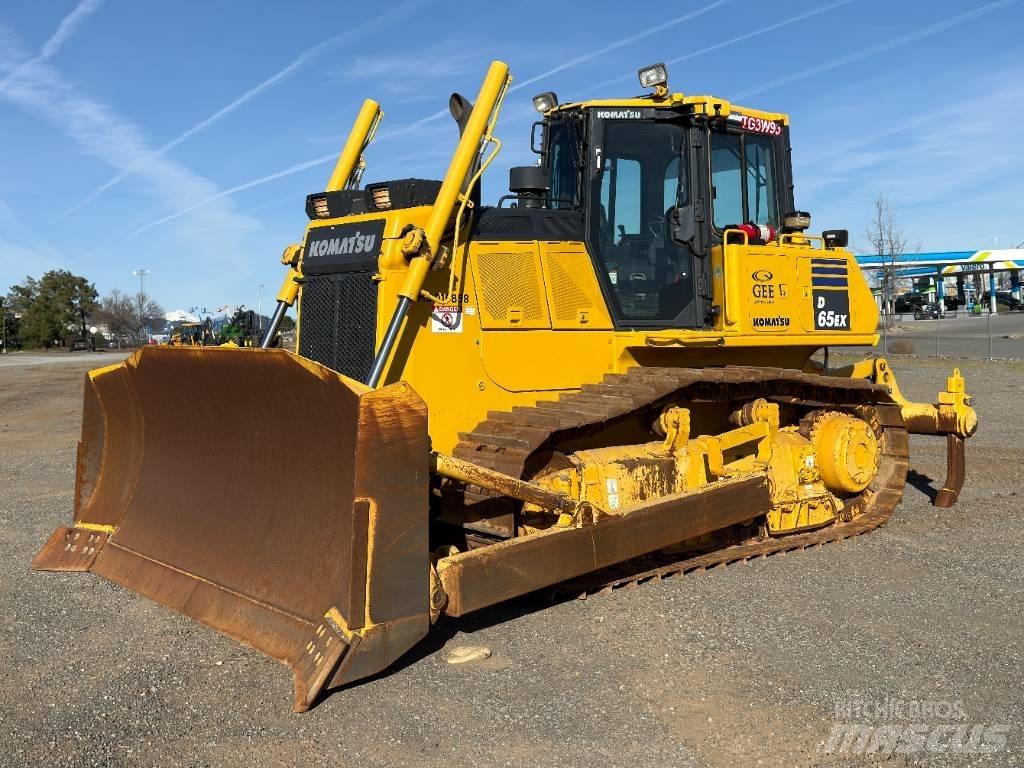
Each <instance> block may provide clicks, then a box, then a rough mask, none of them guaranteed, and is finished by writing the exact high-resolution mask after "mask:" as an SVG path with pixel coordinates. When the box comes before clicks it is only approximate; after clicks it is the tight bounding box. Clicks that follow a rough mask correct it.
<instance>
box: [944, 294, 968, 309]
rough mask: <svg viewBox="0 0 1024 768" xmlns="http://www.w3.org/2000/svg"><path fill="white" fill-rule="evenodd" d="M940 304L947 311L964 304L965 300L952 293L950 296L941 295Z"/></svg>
mask: <svg viewBox="0 0 1024 768" xmlns="http://www.w3.org/2000/svg"><path fill="white" fill-rule="evenodd" d="M942 304H943V306H944V307H945V308H946V311H947V312H955V311H956V310H958V309H960V307H962V306H965V305H966V304H967V302H966V301H964V300H963V299H962V298H960V297H959V296H957V295H956V294H953V295H952V296H943V297H942Z"/></svg>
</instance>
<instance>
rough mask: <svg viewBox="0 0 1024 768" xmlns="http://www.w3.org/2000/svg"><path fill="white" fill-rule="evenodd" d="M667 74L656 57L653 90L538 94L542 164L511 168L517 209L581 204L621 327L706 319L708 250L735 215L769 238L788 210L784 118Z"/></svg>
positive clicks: (697, 324) (709, 312)
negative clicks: (600, 97)
mask: <svg viewBox="0 0 1024 768" xmlns="http://www.w3.org/2000/svg"><path fill="white" fill-rule="evenodd" d="M652 70H658V71H655V72H654V75H653V79H652V76H651V72H652ZM645 75H646V77H645ZM665 80H666V77H665V70H664V66H663V65H655V67H648V68H645V69H643V70H641V71H640V81H641V84H643V85H644V86H645V87H654V89H655V92H654V93H653V94H650V95H645V96H641V97H637V98H632V99H620V100H609V101H597V102H580V103H575V104H566V105H558V101H557V98H556V97H555V95H554V94H553V93H545V94H541V95H540V96H538V97H536V98H535V99H534V104H535V106H536V107H537V109H538V111H540V112H541V113H542V114H543V120H541V121H540V122H538V123H536V124H535V129H536V128H540V129H541V131H542V133H541V139H540V142H539V146H535V147H534V151H535V152H537V153H538V154H539V155H540V160H539V162H538V166H537V167H536V168H532V167H531V168H516V169H513V184H512V185H511V186H512V188H513V191H514V192H516V193H517V197H518V201H517V202H518V205H519V206H520V207H531V208H543V209H546V210H550V211H578V212H580V213H581V214H582V216H583V220H584V224H583V227H584V232H585V240H586V244H587V248H588V250H589V252H590V254H591V257H592V259H593V261H594V267H595V270H596V271H597V275H598V277H599V280H600V283H601V286H602V290H603V292H604V295H605V299H606V300H607V302H608V306H609V307H610V309H611V313H612V316H613V318H614V320H615V323H616V325H617V326H618V327H623V328H632V327H658V328H704V327H706V326H708V325H710V324H711V323H712V322H713V314H714V312H715V310H716V308H714V307H713V306H712V301H711V275H710V274H709V272H710V259H709V251H710V248H711V247H712V246H714V245H717V244H720V243H721V242H722V237H723V235H724V233H725V231H726V230H727V229H732V228H735V227H737V226H740V225H753V228H752V231H753V232H755V233H756V235H760V237H761V239H763V240H768V239H772V238H774V232H776V231H778V230H779V229H780V226H781V225H782V222H783V218H784V216H785V215H786V213H787V212H789V211H792V210H793V191H792V185H791V183H790V179H791V177H792V175H791V168H790V162H789V129H788V126H787V125H786V122H787V120H786V118H785V116H784V115H773V114H766V113H761V112H756V111H753V110H743V111H742V112H741V111H739V110H737V109H736V108H733V107H732V106H731V105H730V104H729V103H728V102H726V101H723V100H720V99H713V98H711V97H684V96H683V95H682V94H669V92H668V89H667V86H666V83H665ZM535 135H536V134H535ZM531 143H533V142H531ZM526 178H532V179H533V181H531V182H529V183H528V184H526V183H525V182H524V181H523V180H524V179H526ZM517 179H518V182H517ZM524 184H525V185H526V186H529V187H531V188H530V189H524ZM517 187H518V188H517ZM768 227H770V228H771V230H770V234H769V230H768V229H767V228H768ZM762 233H763V234H762Z"/></svg>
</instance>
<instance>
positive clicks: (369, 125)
mask: <svg viewBox="0 0 1024 768" xmlns="http://www.w3.org/2000/svg"><path fill="white" fill-rule="evenodd" d="M382 116H383V113H382V112H381V109H380V104H378V103H377V102H376V101H374V100H373V99H367V100H366V101H364V102H363V106H362V107H361V108H360V110H359V114H358V115H357V116H356V121H355V123H353V124H352V130H351V131H350V132H349V134H348V139H347V140H346V141H345V146H344V148H343V149H342V150H341V154H340V155H338V162H337V164H336V165H335V166H334V171H333V172H332V173H331V178H330V179H328V181H327V189H326V191H327V192H337V191H338V190H339V189H345V187H346V186H347V185H348V182H349V179H350V178H351V177H352V172H353V171H354V170H356V168H357V166H358V165H359V161H360V158H362V156H363V150H364V149H366V145H367V144H369V142H370V140H371V139H372V138H373V134H374V132H376V130H377V125H378V124H379V123H380V119H381V117H382Z"/></svg>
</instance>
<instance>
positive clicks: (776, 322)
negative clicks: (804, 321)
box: [751, 315, 789, 328]
mask: <svg viewBox="0 0 1024 768" xmlns="http://www.w3.org/2000/svg"><path fill="white" fill-rule="evenodd" d="M751 324H752V325H753V326H754V327H755V328H789V318H788V317H783V316H782V315H779V316H778V317H754V318H751Z"/></svg>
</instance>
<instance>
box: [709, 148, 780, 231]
mask: <svg viewBox="0 0 1024 768" xmlns="http://www.w3.org/2000/svg"><path fill="white" fill-rule="evenodd" d="M711 184H712V189H713V193H712V200H713V202H712V206H713V219H714V224H715V229H719V230H721V229H725V228H727V227H729V226H732V225H735V224H746V223H751V224H771V225H773V226H778V222H779V214H778V204H777V197H776V187H777V180H776V173H775V146H774V144H773V143H772V140H771V139H770V138H769V137H767V136H758V135H753V134H734V133H724V132H718V131H713V132H712V133H711Z"/></svg>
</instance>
